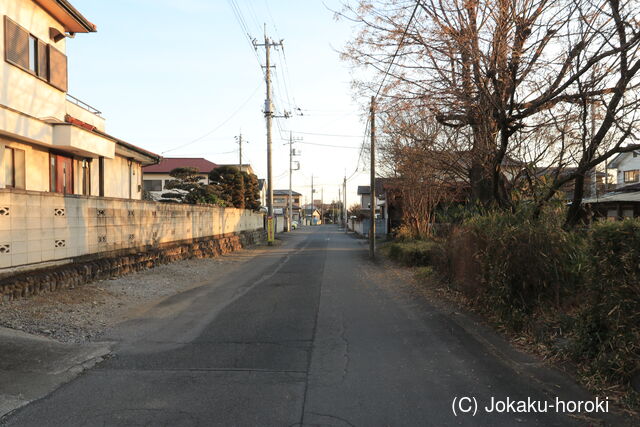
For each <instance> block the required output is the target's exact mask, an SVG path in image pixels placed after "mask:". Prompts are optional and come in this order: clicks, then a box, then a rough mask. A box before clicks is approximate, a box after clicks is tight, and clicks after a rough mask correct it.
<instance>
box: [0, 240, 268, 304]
mask: <svg viewBox="0 0 640 427" xmlns="http://www.w3.org/2000/svg"><path fill="white" fill-rule="evenodd" d="M265 239H266V235H265V232H264V230H257V231H245V232H240V233H233V234H225V235H221V236H212V237H206V238H198V239H191V240H183V241H179V242H171V243H166V244H161V245H159V246H153V247H151V246H150V247H146V248H145V247H142V248H133V249H126V250H120V251H113V252H110V253H103V254H100V255H93V256H83V257H78V258H76V259H74V260H73V262H72V263H69V264H64V265H60V266H56V267H49V268H43V269H40V270H31V271H28V272H23V273H18V274H16V275H12V276H10V277H5V278H3V279H0V300H1V301H11V300H14V299H18V298H26V297H30V296H33V295H38V294H41V293H45V292H52V291H56V290H59V289H70V288H74V287H77V286H81V285H84V284H86V283H89V282H92V281H94V280H101V279H108V278H111V277H117V276H122V275H125V274H129V273H133V272H136V271H140V270H144V269H148V268H152V267H155V266H156V265H160V264H166V263H169V262H173V261H179V260H183V259H188V258H210V257H216V256H219V255H223V254H226V253H229V252H233V251H235V250H238V249H240V248H242V247H246V246H249V245H252V244H256V243H260V242H262V241H264V240H265Z"/></svg>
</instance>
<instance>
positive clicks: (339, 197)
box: [334, 186, 342, 224]
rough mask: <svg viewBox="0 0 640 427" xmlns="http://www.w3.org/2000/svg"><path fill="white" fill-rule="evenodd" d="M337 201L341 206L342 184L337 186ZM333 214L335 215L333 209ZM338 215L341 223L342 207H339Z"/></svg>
mask: <svg viewBox="0 0 640 427" xmlns="http://www.w3.org/2000/svg"><path fill="white" fill-rule="evenodd" d="M338 203H340V206H342V186H340V187H338ZM334 216H335V211H334ZM338 217H339V218H340V223H342V209H340V213H339V214H338ZM336 224H337V222H336Z"/></svg>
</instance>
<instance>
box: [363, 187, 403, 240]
mask: <svg viewBox="0 0 640 427" xmlns="http://www.w3.org/2000/svg"><path fill="white" fill-rule="evenodd" d="M398 183H399V178H376V234H386V233H387V232H390V231H391V230H393V229H394V228H395V227H398V226H399V225H400V224H401V223H402V196H401V194H400V189H399V186H398ZM358 195H359V196H360V220H359V221H360V222H362V223H363V224H358V226H359V227H360V228H361V229H362V233H361V234H363V235H366V234H367V230H368V221H369V218H370V217H371V205H370V203H371V187H370V186H369V185H361V186H358ZM365 222H366V224H364V223H365ZM354 226H356V225H355V224H354ZM356 228H357V227H356Z"/></svg>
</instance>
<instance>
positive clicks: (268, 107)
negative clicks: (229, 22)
mask: <svg viewBox="0 0 640 427" xmlns="http://www.w3.org/2000/svg"><path fill="white" fill-rule="evenodd" d="M281 46H282V40H280V41H279V42H277V43H274V42H273V40H271V39H270V38H269V37H267V25H266V24H265V26H264V43H257V42H256V40H253V47H254V48H255V49H256V50H257V49H258V47H264V49H265V57H266V65H265V67H264V68H265V82H266V86H267V97H266V100H265V103H264V117H265V119H266V122H267V215H268V220H271V219H272V218H273V168H272V166H271V121H272V119H273V118H277V117H278V116H275V115H274V109H273V103H272V101H271V68H272V66H271V48H272V47H281ZM282 117H284V118H288V117H289V113H287V112H285V114H284V116H282ZM269 244H271V241H269Z"/></svg>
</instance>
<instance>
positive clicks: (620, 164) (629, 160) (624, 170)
mask: <svg viewBox="0 0 640 427" xmlns="http://www.w3.org/2000/svg"><path fill="white" fill-rule="evenodd" d="M608 167H609V168H610V169H616V178H617V181H616V182H617V185H616V188H621V187H624V186H627V185H630V184H636V183H640V151H631V152H629V153H620V154H618V155H617V156H615V157H614V158H613V159H612V160H611V161H610V162H609V164H608Z"/></svg>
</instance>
